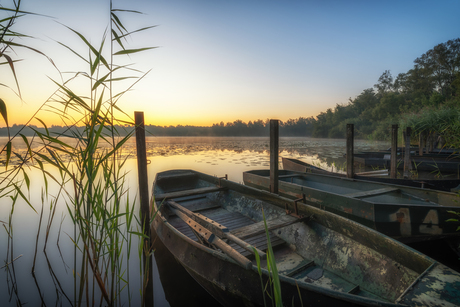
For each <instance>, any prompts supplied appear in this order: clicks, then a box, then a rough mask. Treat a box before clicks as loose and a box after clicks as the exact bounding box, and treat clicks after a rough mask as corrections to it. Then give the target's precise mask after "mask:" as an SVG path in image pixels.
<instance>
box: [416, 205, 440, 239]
mask: <svg viewBox="0 0 460 307" xmlns="http://www.w3.org/2000/svg"><path fill="white" fill-rule="evenodd" d="M438 225H439V218H438V212H436V210H430V211H429V212H428V214H427V215H426V217H425V219H424V220H423V225H420V232H421V233H428V234H431V235H440V234H442V229H441V228H439V226H438Z"/></svg>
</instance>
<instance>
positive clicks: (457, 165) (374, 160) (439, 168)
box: [353, 153, 460, 174]
mask: <svg viewBox="0 0 460 307" xmlns="http://www.w3.org/2000/svg"><path fill="white" fill-rule="evenodd" d="M390 157H391V156H390V154H385V153H356V154H354V155H353V159H354V162H355V163H359V164H362V165H364V166H370V167H383V168H390ZM410 161H411V167H412V169H414V170H419V171H428V172H441V173H455V174H459V172H460V160H459V159H457V158H445V157H436V156H426V157H425V156H411V158H410ZM397 167H398V169H403V168H404V162H403V159H402V157H398V163H397Z"/></svg>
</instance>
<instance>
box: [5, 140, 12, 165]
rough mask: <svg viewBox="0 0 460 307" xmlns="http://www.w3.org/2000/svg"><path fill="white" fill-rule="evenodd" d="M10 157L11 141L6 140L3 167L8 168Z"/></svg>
mask: <svg viewBox="0 0 460 307" xmlns="http://www.w3.org/2000/svg"><path fill="white" fill-rule="evenodd" d="M10 158H11V141H8V143H6V162H5V168H8V163H9V162H10Z"/></svg>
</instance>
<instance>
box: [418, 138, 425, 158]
mask: <svg viewBox="0 0 460 307" xmlns="http://www.w3.org/2000/svg"><path fill="white" fill-rule="evenodd" d="M424 137H425V133H424V132H420V135H419V138H418V154H419V156H423V151H424V150H425V139H424Z"/></svg>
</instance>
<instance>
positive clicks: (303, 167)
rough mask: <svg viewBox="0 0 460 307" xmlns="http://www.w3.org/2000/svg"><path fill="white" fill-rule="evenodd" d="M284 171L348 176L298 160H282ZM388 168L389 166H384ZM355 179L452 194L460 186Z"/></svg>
mask: <svg viewBox="0 0 460 307" xmlns="http://www.w3.org/2000/svg"><path fill="white" fill-rule="evenodd" d="M282 163H283V169H285V170H287V171H296V172H306V173H313V174H325V175H330V176H336V177H342V178H345V177H346V175H344V174H339V173H333V172H328V171H326V170H323V169H320V168H317V167H315V166H313V165H310V164H308V163H305V162H303V161H300V160H297V159H290V158H284V157H283V158H282ZM382 166H383V167H387V165H386V164H385V165H383V164H382ZM354 179H357V180H364V181H374V182H380V183H385V184H397V185H404V186H408V187H414V188H422V189H432V190H438V191H445V192H451V191H452V190H457V189H458V187H459V186H460V179H420V180H417V179H402V178H387V177H385V178H382V177H369V176H359V175H355V177H354Z"/></svg>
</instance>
